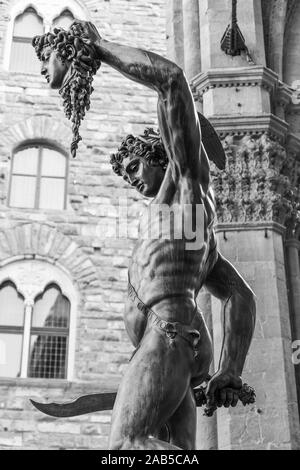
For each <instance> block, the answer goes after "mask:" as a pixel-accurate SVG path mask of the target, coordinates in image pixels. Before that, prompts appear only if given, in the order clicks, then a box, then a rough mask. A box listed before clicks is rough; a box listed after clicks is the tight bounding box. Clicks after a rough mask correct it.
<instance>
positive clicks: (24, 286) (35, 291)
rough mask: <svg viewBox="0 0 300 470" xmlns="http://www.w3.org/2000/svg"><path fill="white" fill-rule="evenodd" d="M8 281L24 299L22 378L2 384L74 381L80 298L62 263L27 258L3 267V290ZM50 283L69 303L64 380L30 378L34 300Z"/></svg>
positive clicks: (13, 378)
mask: <svg viewBox="0 0 300 470" xmlns="http://www.w3.org/2000/svg"><path fill="white" fill-rule="evenodd" d="M26 270H27V271H26ZM26 272H27V275H26ZM29 275H31V276H32V279H30V280H29V279H28V277H29ZM35 276H36V278H35ZM28 281H29V282H28ZM7 282H8V283H11V284H13V285H14V287H15V289H16V291H17V292H18V293H19V294H20V295H21V296H22V297H23V298H24V322H23V334H22V356H21V368H20V376H19V377H7V376H6V377H5V376H3V377H0V383H1V381H7V380H19V379H22V380H24V379H27V380H32V381H35V380H40V381H46V382H48V383H52V381H57V380H61V381H64V382H66V381H71V380H73V374H74V367H75V351H76V332H77V330H76V328H77V313H78V306H79V300H80V297H79V293H78V291H77V289H75V286H74V285H73V282H72V281H71V279H70V278H69V276H68V275H67V273H66V272H65V270H64V268H62V267H60V265H59V263H57V265H55V266H54V265H53V264H52V263H51V261H50V262H49V261H47V260H46V259H36V258H35V257H31V258H28V257H27V258H23V259H21V260H18V261H12V262H8V263H6V264H4V266H3V267H2V268H1V270H0V286H1V287H2V286H3V285H4V284H5V283H7ZM51 284H54V285H55V286H57V287H58V288H59V290H60V291H61V293H62V295H64V296H65V297H66V298H67V299H68V301H69V303H70V316H69V328H68V329H69V335H68V340H67V348H66V365H65V367H66V376H65V378H64V379H61V378H59V379H55V378H39V377H29V376H28V365H29V353H30V340H31V334H32V333H31V321H32V313H33V307H34V301H35V300H36V299H37V298H38V296H40V295H42V294H43V293H44V291H45V289H46V288H47V287H49V286H50V285H51ZM23 351H25V356H24V354H23ZM49 381H50V382H49Z"/></svg>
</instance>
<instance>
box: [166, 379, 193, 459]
mask: <svg viewBox="0 0 300 470" xmlns="http://www.w3.org/2000/svg"><path fill="white" fill-rule="evenodd" d="M196 413H197V412H196V403H195V398H194V392H193V389H192V387H189V388H188V390H187V393H186V395H185V397H184V399H183V400H182V402H181V403H180V405H179V407H178V408H177V410H176V411H175V413H174V414H173V416H172V417H171V418H170V419H169V421H168V423H167V425H168V429H169V432H170V443H171V444H174V445H175V446H177V447H180V449H185V450H194V449H195V448H196V429H197V415H196Z"/></svg>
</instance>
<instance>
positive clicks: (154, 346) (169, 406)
mask: <svg viewBox="0 0 300 470" xmlns="http://www.w3.org/2000/svg"><path fill="white" fill-rule="evenodd" d="M174 343H175V344H174ZM174 343H173V345H171V344H170V340H169V338H167V336H166V335H165V333H164V332H162V331H158V330H157V329H155V328H151V329H148V328H147V330H146V332H145V335H144V337H143V339H142V341H141V343H140V346H139V348H138V350H137V352H136V354H135V355H134V356H133V358H132V360H131V361H130V363H129V365H128V367H127V370H126V372H125V374H124V376H123V379H122V382H121V384H120V387H119V391H118V395H117V399H116V403H115V406H114V410H113V416H112V427H111V441H112V442H115V441H118V440H122V439H124V438H126V437H128V436H135V437H143V436H145V437H147V436H149V435H153V434H154V433H156V432H157V430H158V429H160V427H161V426H162V425H163V424H164V423H166V422H167V421H168V419H169V418H170V417H171V416H172V415H173V414H174V412H175V410H176V409H177V408H178V406H179V404H180V403H181V401H182V400H183V399H184V397H185V395H186V393H187V390H188V388H189V385H190V380H191V369H192V364H193V350H192V348H191V347H190V345H189V344H188V343H187V341H185V340H183V339H182V338H180V337H177V338H176V341H175V342H174Z"/></svg>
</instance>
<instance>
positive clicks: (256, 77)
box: [191, 66, 278, 98]
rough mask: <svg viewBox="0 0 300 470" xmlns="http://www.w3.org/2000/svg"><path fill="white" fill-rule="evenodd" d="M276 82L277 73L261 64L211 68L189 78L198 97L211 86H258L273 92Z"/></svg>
mask: <svg viewBox="0 0 300 470" xmlns="http://www.w3.org/2000/svg"><path fill="white" fill-rule="evenodd" d="M277 84H278V75H277V74H276V73H275V72H273V71H272V70H271V69H268V68H266V67H263V66H251V67H235V68H227V69H226V68H222V69H212V70H208V71H206V72H202V73H200V74H199V75H196V77H194V78H193V79H192V80H191V87H192V90H193V92H194V93H196V95H198V97H200V98H201V97H202V96H203V94H204V93H206V92H207V91H208V90H209V89H212V88H220V87H224V88H228V87H249V86H260V87H262V88H266V89H267V90H268V91H269V92H273V91H274V90H275V89H276V86H277Z"/></svg>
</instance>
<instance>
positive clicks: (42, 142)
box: [7, 139, 70, 211]
mask: <svg viewBox="0 0 300 470" xmlns="http://www.w3.org/2000/svg"><path fill="white" fill-rule="evenodd" d="M32 147H38V168H37V174H36V175H34V178H35V179H36V188H35V198H34V207H17V206H11V205H10V199H11V190H12V180H13V176H31V177H33V175H27V174H26V173H18V174H14V173H13V165H14V157H15V154H16V153H18V152H20V151H22V150H26V149H27V148H32ZM43 148H47V149H49V150H54V151H55V152H58V153H61V154H62V155H63V156H64V158H65V159H66V169H65V176H64V177H59V176H47V178H53V179H61V180H64V182H65V184H64V198H63V200H64V202H63V207H62V208H61V209H43V208H40V207H39V198H40V192H41V179H42V175H41V169H42V158H43V152H42V150H43ZM69 165H70V159H69V155H68V152H66V151H65V150H64V149H63V148H62V147H61V146H60V145H59V144H57V143H53V142H49V141H47V140H46V139H38V140H37V139H32V140H27V141H26V142H22V143H21V144H18V145H16V146H15V147H14V148H13V150H12V152H11V165H10V174H9V183H8V192H7V206H8V207H10V208H12V209H18V210H27V211H31V210H33V211H40V210H42V211H65V210H66V209H67V198H68V184H69Z"/></svg>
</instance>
